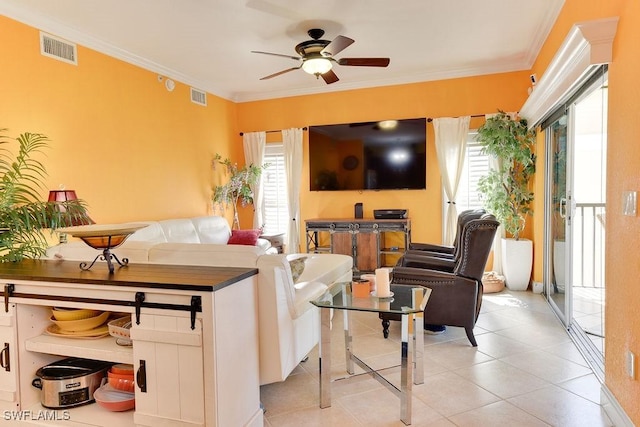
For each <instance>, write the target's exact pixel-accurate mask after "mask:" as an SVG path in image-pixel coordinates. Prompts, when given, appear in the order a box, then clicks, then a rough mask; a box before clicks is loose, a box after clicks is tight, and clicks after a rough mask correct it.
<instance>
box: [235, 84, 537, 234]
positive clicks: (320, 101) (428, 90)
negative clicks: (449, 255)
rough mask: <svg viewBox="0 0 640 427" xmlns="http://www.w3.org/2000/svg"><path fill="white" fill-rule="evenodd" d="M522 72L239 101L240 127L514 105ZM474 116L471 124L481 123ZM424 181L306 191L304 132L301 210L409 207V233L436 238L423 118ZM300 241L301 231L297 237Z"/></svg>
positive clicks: (430, 138) (436, 200) (431, 152)
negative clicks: (400, 186) (412, 186)
mask: <svg viewBox="0 0 640 427" xmlns="http://www.w3.org/2000/svg"><path fill="white" fill-rule="evenodd" d="M528 76H529V74H528V73H527V72H516V73H506V74H494V75H488V76H479V77H471V78H460V79H451V80H441V81H435V82H424V83H416V84H406V85H397V86H387V87H381V88H374V89H360V90H350V91H343V92H332V93H326V94H320V95H309V96H298V97H291V98H282V99H274V100H266V101H255V102H246V103H241V104H238V125H239V128H240V129H242V130H243V131H244V130H246V131H255V130H267V129H286V128H290V127H304V126H310V125H321V124H336V123H347V122H366V121H376V120H383V119H400V118H416V117H445V116H461V115H475V114H484V113H492V112H495V111H496V110H497V109H498V108H499V109H502V110H506V111H517V110H518V109H519V108H520V106H521V105H522V104H523V103H524V100H525V99H526V96H527V91H526V90H527V86H528V82H529V80H528ZM481 123H482V122H481V120H474V121H473V123H472V126H473V127H477V126H479V125H480V124H481ZM427 131H428V134H427V189H426V190H401V191H340V192H330V193H328V192H311V191H309V170H308V165H309V158H308V157H309V150H308V135H307V132H305V136H304V162H303V172H302V194H301V196H300V197H301V218H302V219H303V220H305V219H310V218H331V217H333V218H345V217H346V218H351V217H353V205H354V203H356V202H362V203H363V204H364V215H365V217H369V218H371V217H373V210H374V209H387V208H403V209H408V210H409V216H410V217H411V218H412V219H413V222H412V240H413V241H417V242H418V241H423V242H424V241H431V242H440V241H441V238H442V231H441V223H442V190H441V179H440V173H439V171H438V164H437V160H436V153H435V147H434V135H433V126H432V125H431V124H428V126H427ZM303 232H304V223H303V224H301V233H303ZM302 241H304V239H302Z"/></svg>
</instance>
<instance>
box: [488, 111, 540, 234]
mask: <svg viewBox="0 0 640 427" xmlns="http://www.w3.org/2000/svg"><path fill="white" fill-rule="evenodd" d="M477 141H478V142H479V143H480V145H481V146H482V147H483V151H484V153H486V154H488V155H490V156H493V157H495V158H497V159H498V167H497V168H496V169H492V170H491V171H490V172H489V174H488V175H487V176H484V177H482V178H481V179H480V181H479V182H478V191H479V192H480V194H481V196H482V200H483V203H484V206H485V208H486V209H487V210H488V211H489V212H491V213H493V214H494V215H495V216H496V218H497V219H498V221H500V222H501V223H502V225H503V226H504V228H505V230H506V232H507V233H508V234H510V235H511V236H513V238H514V239H516V240H518V239H519V238H520V233H521V232H522V230H523V229H524V226H525V222H526V217H527V215H531V214H532V213H533V210H532V209H531V203H532V202H533V192H532V191H531V190H530V182H531V179H532V178H533V174H534V173H535V161H536V157H535V153H534V148H535V142H536V134H535V131H533V130H530V129H529V128H528V127H527V121H526V120H524V119H512V118H511V117H510V116H509V115H508V114H506V113H505V112H504V111H499V112H498V114H497V115H495V116H493V117H490V118H488V119H487V121H486V122H485V123H484V125H482V126H481V127H480V128H479V129H478V135H477Z"/></svg>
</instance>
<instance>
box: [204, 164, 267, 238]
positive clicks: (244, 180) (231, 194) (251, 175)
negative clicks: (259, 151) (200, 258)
mask: <svg viewBox="0 0 640 427" xmlns="http://www.w3.org/2000/svg"><path fill="white" fill-rule="evenodd" d="M213 160H214V162H215V163H214V165H215V164H216V163H218V164H220V165H222V166H223V167H224V170H225V174H226V175H227V176H228V177H229V181H228V182H227V183H226V184H223V185H216V186H214V187H213V196H212V201H213V206H214V209H215V208H219V209H220V210H221V211H224V209H225V208H227V207H229V206H231V208H232V209H233V224H232V227H231V228H233V229H236V230H237V229H239V228H240V220H239V219H238V203H240V204H241V206H248V205H252V204H253V190H252V189H251V187H252V186H254V185H256V184H257V183H258V182H259V180H260V175H261V174H262V171H263V170H264V168H266V167H267V166H268V165H267V164H265V165H262V166H256V165H254V164H253V163H252V164H250V165H248V166H243V167H242V168H239V167H238V165H237V164H236V163H232V162H231V160H229V159H228V158H227V159H224V160H223V159H222V156H220V154H216V156H215V157H214V159H213Z"/></svg>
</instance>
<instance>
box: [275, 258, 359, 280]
mask: <svg viewBox="0 0 640 427" xmlns="http://www.w3.org/2000/svg"><path fill="white" fill-rule="evenodd" d="M327 255H329V256H327ZM301 256H302V254H291V255H288V257H287V258H288V259H289V260H291V259H295V258H300V257H301ZM304 256H306V258H307V259H306V261H305V263H304V264H305V265H304V271H303V272H302V274H301V275H300V278H299V279H298V280H299V281H300V282H309V281H315V282H321V283H325V284H327V285H330V284H332V283H334V282H339V281H347V280H351V277H352V275H353V258H352V257H350V256H349V255H341V254H304Z"/></svg>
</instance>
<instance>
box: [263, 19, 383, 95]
mask: <svg viewBox="0 0 640 427" xmlns="http://www.w3.org/2000/svg"><path fill="white" fill-rule="evenodd" d="M307 34H309V37H311V40H307V41H304V42H302V43H298V44H297V45H296V47H295V50H296V52H297V53H298V55H299V56H292V55H282V54H279V53H271V52H261V51H257V50H252V51H251V52H252V53H261V54H264V55H273V56H281V57H283V58H289V59H293V60H295V61H299V62H301V64H300V65H299V66H297V67H292V68H287V69H286V70H282V71H278V72H277V73H273V74H269V75H268V76H265V77H262V78H261V79H260V80H267V79H270V78H273V77H277V76H279V75H281V74H285V73H288V72H289V71H293V70H299V69H300V68H302V70H303V71H305V72H307V73H309V74H313V75H315V76H316V78H320V77H322V79H323V80H324V81H325V83H327V84H331V83H335V82H337V81H338V80H340V79H338V76H337V75H336V73H334V72H333V70H332V67H333V63H334V62H335V63H337V64H338V65H346V66H355V67H386V66H387V65H389V58H340V59H335V58H334V57H335V55H337V54H338V53H340V52H342V51H343V50H344V49H346V48H347V47H348V46H350V45H351V44H352V43H353V42H354V40H353V39H350V38H349V37H345V36H338V37H336V38H335V39H333V40H332V41H329V40H322V39H321V37H322V36H323V35H324V30H321V29H319V28H312V29H310V30H309V31H307Z"/></svg>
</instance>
